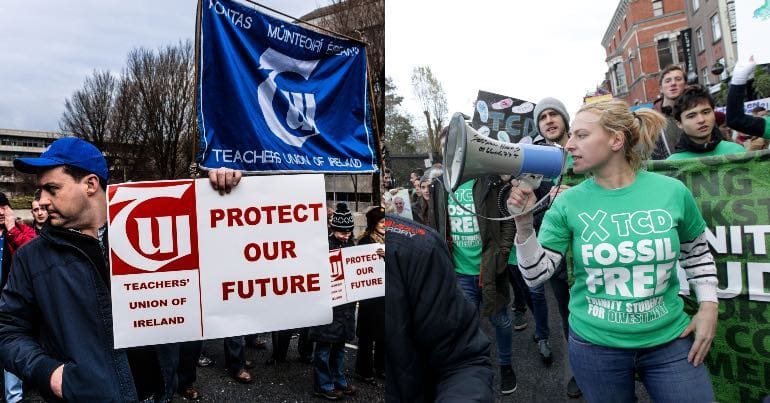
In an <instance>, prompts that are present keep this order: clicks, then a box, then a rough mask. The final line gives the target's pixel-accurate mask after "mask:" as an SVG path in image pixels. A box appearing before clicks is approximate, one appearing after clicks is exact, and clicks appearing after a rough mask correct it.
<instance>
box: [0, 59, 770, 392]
mask: <svg viewBox="0 0 770 403" xmlns="http://www.w3.org/2000/svg"><path fill="white" fill-rule="evenodd" d="M753 69H754V65H753V61H751V60H750V61H749V62H748V63H744V64H739V65H738V66H736V68H735V70H734V71H733V78H732V81H731V85H730V87H729V94H728V100H727V111H726V115H724V114H722V115H720V114H719V113H718V112H716V111H715V104H714V100H713V99H712V97H711V95H710V94H709V93H708V91H706V90H705V89H703V88H702V87H700V86H688V85H687V84H686V80H685V77H686V74H685V71H683V70H682V68H681V67H679V66H672V67H669V68H667V69H665V70H663V71H662V72H661V74H660V88H661V98H660V100H659V101H658V102H656V103H655V104H654V107H653V108H652V109H644V108H642V109H637V110H634V111H632V110H631V109H629V106H628V105H627V104H626V103H625V102H623V101H620V100H608V101H600V102H596V103H592V104H587V105H584V106H583V107H581V108H580V110H579V111H577V113H576V114H575V117H574V119H573V120H570V114H569V112H568V111H567V110H566V108H565V107H564V104H563V103H562V102H561V101H559V100H557V99H554V98H544V99H542V100H541V101H540V102H539V103H538V104H537V106H536V108H535V110H534V118H535V122H536V124H537V129H538V130H537V137H536V138H534V139H533V143H534V144H536V145H542V146H549V147H560V148H562V149H564V150H565V151H566V153H567V154H565V165H566V166H567V167H569V168H571V169H572V170H573V172H575V173H578V174H581V173H585V174H589V176H588V178H587V179H585V180H583V181H582V182H581V183H580V184H578V185H576V186H573V187H569V186H565V185H561V184H560V183H559V181H558V178H543V179H542V180H541V181H540V183H539V184H538V185H536V186H535V187H534V188H533V186H532V185H531V184H529V183H525V182H524V181H520V180H518V179H517V178H510V177H508V176H501V175H500V174H499V173H490V174H489V175H484V176H481V177H478V178H474V179H471V180H469V181H467V182H466V183H463V184H461V185H460V186H459V188H458V189H457V190H456V191H454V193H453V194H451V195H450V194H449V192H448V191H447V190H446V188H445V186H444V184H443V183H442V182H441V176H442V174H443V172H442V167H441V165H440V164H438V163H437V164H434V166H432V167H430V168H428V169H414V170H413V171H412V172H410V183H411V189H409V191H408V192H407V194H408V196H406V197H404V196H401V195H400V193H399V192H398V189H393V188H394V186H393V185H394V184H393V181H392V179H391V177H390V171H388V170H386V171H385V172H384V174H385V175H384V178H383V179H384V183H385V187H386V189H387V190H388V192H387V195H386V197H385V198H384V206H382V207H379V206H377V207H373V208H371V209H369V210H368V211H367V212H366V222H367V225H366V230H365V232H364V234H363V235H362V236H361V237H360V238H359V239H358V240H354V239H353V236H352V233H353V215H352V212H351V211H350V210H349V209H348V206H347V205H346V204H344V203H340V204H338V205H336V206H335V209H333V210H332V209H330V210H329V222H328V224H329V234H328V244H329V249H330V250H333V249H339V248H347V247H352V246H354V245H356V244H380V245H382V247H381V248H379V249H378V250H377V253H378V254H379V255H380V256H383V257H385V259H386V264H387V273H388V276H389V277H388V283H387V284H388V286H387V288H386V297H383V298H375V299H370V300H364V301H361V302H360V303H358V304H356V303H348V304H344V305H341V306H337V307H335V308H334V309H333V319H332V322H331V323H329V324H326V325H320V326H313V327H310V328H305V329H289V330H283V331H276V332H273V334H272V348H273V351H272V355H271V358H270V360H269V361H268V362H267V364H269V365H277V364H278V363H279V362H281V361H284V360H285V359H286V354H287V349H288V347H289V340H291V338H292V336H293V335H294V334H299V340H298V350H299V355H300V359H301V360H302V361H304V362H306V363H307V364H308V365H312V369H313V376H312V380H309V382H312V385H313V389H312V391H313V393H314V395H315V396H317V397H319V398H324V399H328V400H338V399H342V398H344V396H350V395H354V394H355V393H356V387H355V386H354V385H353V382H351V380H350V379H349V378H348V376H347V375H346V373H345V372H346V371H345V368H346V364H345V357H346V351H345V350H346V343H347V342H350V341H352V340H354V339H355V338H356V336H357V338H358V352H357V354H356V362H355V365H354V368H355V374H356V377H357V378H358V379H359V380H360V381H362V382H374V381H375V379H376V378H378V377H379V378H387V380H388V381H387V386H386V395H387V398H388V400H394V401H410V402H411V401H432V400H457V401H491V400H493V399H494V396H493V394H494V391H495V390H496V391H497V392H498V393H500V394H502V395H509V394H512V393H514V392H515V391H516V389H517V386H518V383H517V378H516V373H515V368H516V367H519V368H521V367H525V366H526V365H529V361H530V357H514V356H513V354H512V351H511V350H512V349H511V347H512V334H513V333H512V332H513V331H515V330H521V329H524V328H525V327H527V325H528V324H527V321H526V318H525V317H524V315H523V313H524V312H525V311H526V310H527V309H529V310H530V311H531V312H532V313H533V319H534V322H535V332H534V340H533V341H534V342H535V343H537V352H538V355H539V356H540V360H541V361H542V363H543V364H544V365H551V364H552V363H553V361H554V360H559V359H561V360H569V363H570V368H571V374H572V375H573V376H571V377H570V379H569V381H568V382H567V384H566V385H565V391H566V394H567V396H569V397H571V398H577V397H580V396H581V395H582V396H584V397H585V399H586V400H587V401H589V402H603V401H633V400H635V387H634V382H635V379H639V380H640V381H641V382H642V383H643V384H644V385H645V389H646V390H647V391H648V393H649V394H650V396H651V397H652V399H653V400H655V401H664V402H668V401H704V402H705V401H713V400H714V392H713V387H712V385H711V381H710V379H709V375H708V371H707V370H706V368H705V366H704V365H703V362H704V359H705V356H706V355H707V354H708V352H709V350H710V348H711V343H712V340H713V338H714V336H715V331H716V326H717V311H718V310H717V304H718V300H717V279H716V267H715V264H714V259H713V257H712V255H711V252H710V250H709V248H708V242H707V241H706V223H705V221H704V219H703V217H702V215H701V212H700V211H699V209H698V207H697V205H696V203H695V201H694V198H693V196H692V194H691V192H690V190H689V189H687V188H686V187H685V186H684V185H683V184H682V183H681V182H679V181H678V180H676V179H672V178H669V177H666V176H663V175H660V174H656V173H652V172H648V171H646V170H645V169H644V164H645V163H646V161H647V160H649V159H668V160H681V159H688V158H696V157H705V156H713V155H724V154H734V153H739V152H745V151H747V150H759V149H765V148H767V146H768V143H767V139H768V138H770V123H768V122H769V121H770V119H769V118H768V117H767V113H766V112H767V111H764V110H760V109H755V110H753V111H752V114H753V116H749V115H747V114H745V113H744V110H743V97H744V95H745V91H746V89H745V86H746V82H747V80H748V78H749V76H750V74H751V72H752V71H753ZM733 131H734V132H733ZM447 135H448V131H447V130H443V131H442V133H440V136H441V137H442V139H445V137H446V136H447ZM741 142H742V143H743V145H740V144H739V143H741ZM14 166H15V168H16V169H17V170H18V171H20V172H23V173H28V174H34V175H36V181H37V186H38V188H39V190H38V192H36V193H35V195H34V200H33V201H32V202H31V214H32V221H31V222H30V225H27V224H25V223H23V222H22V221H21V220H19V219H18V218H17V216H16V214H15V213H14V211H13V209H12V208H11V203H10V201H9V200H8V198H7V197H6V196H5V195H4V194H2V193H0V256H2V262H1V264H0V268H1V269H2V270H1V271H0V274H1V276H0V286H2V293H1V294H0V362H2V366H3V368H4V377H5V381H4V385H5V391H4V392H5V399H6V400H7V401H9V402H17V401H21V400H22V398H23V388H24V387H28V388H29V387H32V388H34V389H36V390H37V391H38V393H40V394H41V395H42V396H43V397H44V398H45V399H46V400H50V401H60V400H69V401H139V402H166V401H170V400H171V399H172V397H173V395H174V394H175V393H179V394H180V395H181V396H183V397H185V398H187V399H191V400H197V399H199V398H201V393H200V391H198V390H197V389H196V388H195V382H196V367H197V366H206V365H210V364H211V363H212V362H211V359H209V358H208V357H206V355H205V353H204V351H203V350H204V345H203V342H200V341H198V342H187V343H175V344H164V345H154V346H140V347H133V348H125V349H115V348H114V347H113V326H112V310H111V301H110V273H111V271H110V262H109V259H108V253H109V244H108V236H107V226H106V222H107V199H106V193H105V192H106V184H107V181H108V179H109V178H108V169H107V162H106V160H105V158H104V156H103V154H102V153H101V152H100V151H99V150H98V149H96V148H95V147H94V146H93V145H91V144H90V143H88V142H86V141H84V140H80V139H76V138H62V139H59V140H57V141H55V142H54V143H53V144H52V145H51V146H50V147H49V149H48V150H46V151H45V152H44V153H43V154H42V155H41V156H40V157H37V158H19V159H16V160H15V161H14ZM241 178H242V174H241V173H240V172H238V171H233V170H230V169H217V170H212V171H209V181H210V183H211V186H212V187H213V188H214V189H215V190H218V191H219V192H220V194H222V195H225V194H227V193H230V191H231V189H232V188H233V187H235V186H237V185H238V182H239V181H240V180H241ZM392 190H396V191H395V192H394V191H392ZM539 199H541V200H542V199H546V200H548V203H539V202H537V201H538V200H539ZM652 211H664V212H666V216H665V217H662V218H661V219H662V220H663V222H664V224H665V228H664V229H659V230H658V231H656V232H655V235H654V236H653V235H650V234H649V233H648V234H647V235H645V234H635V235H634V236H633V237H631V238H629V236H630V234H629V233H628V231H627V230H624V229H623V228H622V227H621V226H617V230H616V231H614V230H613V231H614V232H611V231H608V229H607V228H608V227H603V226H602V225H601V223H602V220H603V219H604V217H605V216H607V215H612V216H613V217H615V216H617V217H620V216H630V215H634V214H637V213H639V212H642V213H650V212H652ZM406 212H409V214H410V215H411V219H406V218H404V217H403V216H404V215H405V214H406ZM386 213H392V214H393V215H394V216H386ZM482 217H492V218H496V219H497V220H487V219H485V218H482ZM386 233H387V234H388V235H387V236H388V240H387V243H388V248H387V253H386V251H385V246H384V245H385V244H386V238H385V237H386ZM594 238H595V239H594ZM653 241H656V242H657V241H661V242H660V244H661V245H663V244H665V245H667V248H668V249H666V250H665V251H663V252H662V253H657V254H655V256H652V257H651V256H647V255H646V254H645V253H646V252H644V251H643V249H644V246H643V245H648V244H651V243H652V242H653ZM597 242H601V243H597ZM629 242H630V243H629ZM656 244H657V243H656ZM599 247H601V248H603V250H612V251H617V253H616V254H612V253H611V254H610V255H611V256H615V258H614V260H613V261H612V262H611V263H612V265H613V267H612V268H613V270H615V272H614V274H612V275H610V276H609V277H608V275H607V273H606V272H605V273H604V274H602V273H601V272H602V270H601V269H596V267H600V266H602V265H606V264H607V258H606V256H604V255H602V254H601V253H599V252H596V249H597V248H599ZM569 249H571V250H573V251H579V253H580V254H579V255H578V256H575V257H574V259H572V261H571V262H572V263H571V267H568V265H567V259H566V258H565V255H566V253H567V251H568V250H569ZM592 251H593V252H592ZM677 262H678V264H679V265H680V266H681V267H682V268H683V269H684V272H685V274H686V279H687V281H688V282H689V285H690V286H691V287H692V288H693V289H694V290H695V295H696V297H697V302H698V304H699V305H698V306H699V308H698V311H697V313H696V314H695V315H694V316H692V317H690V316H688V315H687V314H685V312H684V310H683V302H682V300H681V299H680V297H679V296H678V290H679V288H680V286H679V279H678V277H677V275H676V273H674V272H673V268H674V267H676V264H677ZM649 265H654V266H655V267H656V268H657V269H656V270H655V273H656V274H655V276H654V278H655V280H654V281H653V283H652V284H653V285H654V286H653V287H632V289H630V288H629V287H628V286H626V285H625V284H620V282H619V280H618V279H619V278H625V279H631V278H634V279H635V280H634V281H636V276H637V273H636V272H637V271H641V270H642V269H640V267H648V266H649ZM570 272H571V273H572V275H573V276H574V281H573V282H572V283H571V284H570V281H569V280H568V278H569V277H570V276H569V275H568V274H569V273H570ZM546 281H548V282H549V284H551V289H552V290H553V292H554V296H555V300H556V302H557V304H558V311H559V314H560V317H561V321H560V323H561V326H560V327H561V328H562V329H561V335H562V336H563V337H564V338H565V339H566V340H567V344H568V346H569V354H568V356H567V357H555V356H554V353H553V351H552V350H551V347H550V343H549V337H550V329H549V327H548V316H547V315H548V314H547V309H548V308H547V302H546V298H545V292H546V291H545V288H544V284H545V282H546ZM651 298H652V299H654V300H655V302H654V303H655V305H656V306H657V307H661V308H660V309H659V311H658V312H665V314H660V315H657V316H656V315H654V314H652V313H650V314H648V315H642V316H634V318H630V316H629V317H627V318H626V319H624V320H620V319H617V320H613V321H608V320H605V318H604V315H603V314H602V313H601V312H603V311H600V310H597V309H596V308H597V307H599V308H601V307H606V306H610V307H614V306H618V307H619V306H637V305H641V304H645V303H649V302H650V301H651ZM386 305H387V307H386ZM386 310H387V314H386ZM481 318H485V319H488V320H489V322H490V323H491V324H492V327H493V328H494V333H493V334H492V335H489V336H487V335H485V334H483V332H482V331H481V329H480V320H481ZM490 337H491V338H492V340H493V342H494V343H495V345H496V351H497V354H496V362H495V363H494V364H493V363H492V361H491V355H490V354H491V353H490V351H491V349H490ZM247 345H249V346H253V347H257V348H264V346H265V343H264V342H263V341H262V340H261V339H260V338H259V336H258V335H248V336H237V337H228V338H225V339H224V350H225V361H226V362H225V366H226V368H227V371H228V373H229V375H230V376H231V377H232V378H233V379H234V380H235V381H237V382H240V383H251V382H253V377H252V374H251V373H250V372H249V369H251V368H253V366H254V363H253V362H250V361H249V360H246V359H245V353H244V349H245V347H246V346H247ZM386 362H387V363H388V365H386ZM386 368H387V375H386V373H385V372H386ZM494 372H497V374H498V375H499V380H500V382H499V384H498V385H493V382H492V379H494Z"/></svg>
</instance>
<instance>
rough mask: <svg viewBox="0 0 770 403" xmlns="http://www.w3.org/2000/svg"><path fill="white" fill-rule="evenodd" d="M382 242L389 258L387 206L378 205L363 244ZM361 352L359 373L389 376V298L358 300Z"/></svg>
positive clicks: (368, 217) (369, 217)
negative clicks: (387, 335)
mask: <svg viewBox="0 0 770 403" xmlns="http://www.w3.org/2000/svg"><path fill="white" fill-rule="evenodd" d="M372 243H378V244H381V245H383V248H381V249H377V254H378V255H380V256H381V258H384V257H385V248H384V245H385V208H383V207H381V206H376V207H374V208H372V209H371V210H369V211H368V212H367V213H366V231H365V232H364V234H363V235H362V236H361V239H359V240H358V244H359V245H367V244H372ZM356 335H357V336H358V353H357V354H356V375H357V376H358V377H359V378H360V379H361V380H363V381H365V382H372V381H374V375H375V374H376V375H380V376H384V375H385V297H379V298H371V299H365V300H362V301H359V302H358V323H357V327H356Z"/></svg>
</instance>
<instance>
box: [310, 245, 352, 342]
mask: <svg viewBox="0 0 770 403" xmlns="http://www.w3.org/2000/svg"><path fill="white" fill-rule="evenodd" d="M351 246H355V243H354V242H353V239H352V238H351V239H348V241H347V242H344V243H343V242H340V240H338V239H337V238H336V237H335V236H334V234H332V235H330V236H329V250H334V249H340V248H348V247H351ZM355 333H356V304H355V303H354V302H351V303H348V304H343V305H339V306H335V307H334V309H333V316H332V323H329V324H328V325H321V326H313V327H311V328H310V330H309V331H308V338H309V339H310V340H313V341H319V342H323V343H344V342H346V341H351V340H353V339H354V338H355Z"/></svg>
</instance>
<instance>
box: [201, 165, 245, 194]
mask: <svg viewBox="0 0 770 403" xmlns="http://www.w3.org/2000/svg"><path fill="white" fill-rule="evenodd" d="M242 176H243V173H242V172H241V171H238V170H235V169H230V168H217V169H212V170H210V171H209V182H211V187H213V188H214V190H218V191H219V194H221V195H223V194H225V193H230V191H231V190H233V188H234V187H236V186H237V185H238V182H240V181H241V177H242Z"/></svg>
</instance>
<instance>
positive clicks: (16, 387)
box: [3, 371, 23, 403]
mask: <svg viewBox="0 0 770 403" xmlns="http://www.w3.org/2000/svg"><path fill="white" fill-rule="evenodd" d="M3 375H4V378H5V379H4V382H5V383H4V385H5V401H6V402H8V403H16V402H20V401H21V399H22V397H23V396H22V393H23V390H22V384H21V379H19V378H18V377H16V375H14V374H12V373H11V372H8V371H3Z"/></svg>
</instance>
